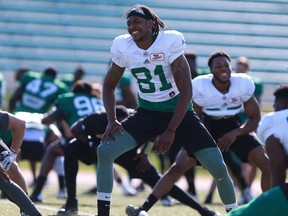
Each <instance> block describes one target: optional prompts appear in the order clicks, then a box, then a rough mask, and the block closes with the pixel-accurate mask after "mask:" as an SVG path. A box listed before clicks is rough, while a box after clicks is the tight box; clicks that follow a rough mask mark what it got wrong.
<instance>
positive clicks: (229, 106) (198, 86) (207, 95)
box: [192, 73, 255, 117]
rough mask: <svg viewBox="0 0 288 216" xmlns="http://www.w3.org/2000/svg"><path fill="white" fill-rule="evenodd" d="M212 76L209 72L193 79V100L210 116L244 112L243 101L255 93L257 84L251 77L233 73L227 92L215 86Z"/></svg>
mask: <svg viewBox="0 0 288 216" xmlns="http://www.w3.org/2000/svg"><path fill="white" fill-rule="evenodd" d="M212 78H213V75H212V74H207V75H202V76H198V77H196V78H194V79H193V80H192V87H193V96H192V99H193V102H195V103H196V104H198V105H199V106H201V107H202V111H203V112H204V113H205V114H207V115H209V116H215V117H222V116H233V115H236V114H238V113H240V112H242V111H243V103H244V102H246V101H247V100H249V99H250V98H251V97H252V96H253V94H254V90H255V85H254V83H253V80H252V79H251V77H250V76H248V75H247V74H243V73H242V74H236V73H231V78H230V82H231V84H230V88H229V91H228V92H227V93H226V94H223V93H221V92H220V91H218V90H217V89H216V88H215V86H214V85H213V83H212Z"/></svg>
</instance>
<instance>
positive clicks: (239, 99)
mask: <svg viewBox="0 0 288 216" xmlns="http://www.w3.org/2000/svg"><path fill="white" fill-rule="evenodd" d="M240 102H241V98H240V97H236V98H231V99H230V100H229V103H230V104H238V103H240Z"/></svg>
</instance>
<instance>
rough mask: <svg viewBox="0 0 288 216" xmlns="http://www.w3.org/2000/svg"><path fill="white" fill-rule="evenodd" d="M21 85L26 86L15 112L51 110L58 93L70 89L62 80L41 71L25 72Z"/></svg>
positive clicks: (43, 111)
mask: <svg viewBox="0 0 288 216" xmlns="http://www.w3.org/2000/svg"><path fill="white" fill-rule="evenodd" d="M20 83H21V86H23V87H24V92H23V94H22V97H21V100H20V101H19V103H18V104H17V106H16V108H15V109H14V110H13V112H14V113H15V112H19V111H22V112H36V113H45V112H47V111H48V110H49V108H50V107H51V105H52V104H53V103H54V101H55V100H56V98H57V97H58V95H60V94H63V93H66V92H68V91H69V89H68V87H67V86H66V85H65V84H64V83H63V82H61V81H59V80H57V79H55V78H53V77H51V76H44V75H42V74H39V73H35V72H34V73H30V72H27V73H25V74H24V75H23V76H22V77H21V78H20Z"/></svg>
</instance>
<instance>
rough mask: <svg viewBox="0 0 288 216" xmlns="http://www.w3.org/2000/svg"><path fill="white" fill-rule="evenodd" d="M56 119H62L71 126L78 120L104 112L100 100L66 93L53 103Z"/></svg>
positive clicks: (88, 95) (82, 94)
mask: <svg viewBox="0 0 288 216" xmlns="http://www.w3.org/2000/svg"><path fill="white" fill-rule="evenodd" d="M55 106H56V112H57V113H58V116H57V119H64V120H65V121H66V122H67V123H68V125H69V126H71V125H72V124H73V123H74V122H76V121H77V120H78V119H80V118H82V117H84V116H87V115H90V114H92V113H102V112H103V111H105V109H104V105H103V102H102V100H101V99H99V98H96V97H95V96H92V95H90V94H85V93H73V92H70V93H66V94H62V95H60V96H59V97H58V99H57V100H56V102H55Z"/></svg>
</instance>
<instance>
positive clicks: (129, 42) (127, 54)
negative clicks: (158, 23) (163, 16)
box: [111, 30, 186, 102]
mask: <svg viewBox="0 0 288 216" xmlns="http://www.w3.org/2000/svg"><path fill="white" fill-rule="evenodd" d="M185 47H186V43H185V40H184V37H183V35H182V34H181V33H180V32H177V31H174V30H169V31H160V32H159V35H158V36H157V38H156V40H155V41H154V43H153V44H152V45H151V46H150V47H149V48H148V49H147V50H143V49H140V48H139V47H138V46H137V45H136V43H135V42H134V41H133V38H132V37H131V36H130V35H129V34H125V35H120V36H118V37H116V38H115V39H114V41H113V44H112V47H111V54H112V61H113V62H114V63H115V64H117V65H118V66H119V67H122V68H127V69H128V70H129V71H131V73H132V74H133V76H134V77H135V78H136V79H137V83H138V85H137V93H138V96H139V97H140V98H141V99H144V100H146V101H149V102H164V101H167V100H170V99H171V98H173V97H175V96H176V95H178V94H179V90H178V89H177V87H176V84H175V80H174V78H173V75H172V68H171V63H172V62H173V61H174V60H175V59H176V58H178V57H179V56H180V55H182V54H183V53H184V49H185Z"/></svg>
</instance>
